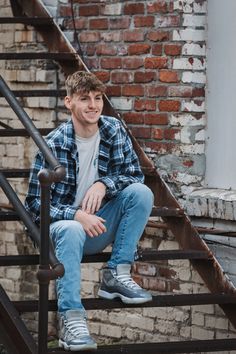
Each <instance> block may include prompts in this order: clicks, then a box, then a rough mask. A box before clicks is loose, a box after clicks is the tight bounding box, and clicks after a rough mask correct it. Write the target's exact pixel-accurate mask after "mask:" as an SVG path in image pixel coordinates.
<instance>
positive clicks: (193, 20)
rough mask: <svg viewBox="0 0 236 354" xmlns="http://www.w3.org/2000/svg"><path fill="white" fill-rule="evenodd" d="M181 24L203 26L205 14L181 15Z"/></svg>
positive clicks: (204, 24)
mask: <svg viewBox="0 0 236 354" xmlns="http://www.w3.org/2000/svg"><path fill="white" fill-rule="evenodd" d="M183 26H185V27H205V26H206V16H196V15H189V14H184V15H183Z"/></svg>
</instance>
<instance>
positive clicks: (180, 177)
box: [175, 172, 201, 185]
mask: <svg viewBox="0 0 236 354" xmlns="http://www.w3.org/2000/svg"><path fill="white" fill-rule="evenodd" d="M175 179H176V181H177V182H180V183H183V184H186V185H189V184H193V183H199V182H200V181H201V177H199V176H193V175H188V174H186V173H180V172H178V173H177V174H176V178H175Z"/></svg>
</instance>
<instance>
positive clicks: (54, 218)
mask: <svg viewBox="0 0 236 354" xmlns="http://www.w3.org/2000/svg"><path fill="white" fill-rule="evenodd" d="M66 90H67V96H66V97H65V106H66V107H67V108H68V110H69V111H70V113H71V119H70V120H69V121H68V122H66V123H63V124H61V125H60V126H59V127H58V128H57V129H55V130H54V131H53V132H51V133H50V134H49V135H48V137H47V143H48V145H49V147H50V148H51V150H52V152H53V153H54V155H55V157H56V158H57V159H58V161H59V162H60V163H61V164H62V165H63V166H65V168H66V177H65V179H64V180H63V181H62V182H59V183H55V184H53V185H52V188H51V208H50V216H51V225H50V234H51V238H52V241H53V244H54V247H55V252H56V256H57V257H58V259H59V261H60V262H61V263H63V264H64V267H65V275H64V277H62V278H61V279H58V280H57V284H56V287H57V297H58V315H59V326H60V339H59V345H60V346H61V347H64V348H65V349H67V350H72V351H76V350H86V349H87V350H90V349H96V347H97V345H96V343H95V341H94V340H93V339H92V338H91V337H90V335H89V331H88V329H87V325H86V314H85V310H84V308H83V306H82V304H81V297H80V287H81V284H80V283H81V280H80V267H81V266H80V263H81V259H82V256H83V254H95V253H98V252H101V251H102V250H104V248H105V247H106V246H108V245H109V244H113V247H112V253H111V258H110V260H109V261H108V263H107V265H106V267H105V268H104V269H103V278H102V283H101V287H100V290H99V292H98V295H99V296H100V297H103V298H106V299H113V298H115V297H119V298H120V299H121V300H122V301H123V302H125V303H130V304H137V303H143V302H147V301H150V300H151V299H152V296H151V294H149V293H148V292H147V291H146V290H144V289H142V288H141V287H139V286H138V284H136V283H135V282H134V281H133V279H132V278H131V275H130V269H131V265H132V263H133V261H134V256H135V252H136V249H137V243H138V241H139V239H140V237H141V235H142V233H143V230H144V228H145V225H146V223H147V220H148V217H149V215H150V212H151V209H152V205H153V195H152V192H151V191H150V189H149V188H148V187H146V186H145V185H144V184H143V181H144V177H143V174H142V172H141V169H140V166H139V162H138V158H137V156H136V154H135V152H134V150H133V148H132V143H131V141H130V138H129V137H128V135H127V132H126V130H125V129H124V127H123V126H122V124H121V122H120V121H119V120H118V119H116V118H113V117H108V116H102V115H101V113H102V109H103V94H104V92H105V86H104V85H103V83H102V82H101V81H99V80H98V79H97V78H96V76H95V75H93V74H91V73H87V72H80V71H78V72H75V73H74V74H72V75H71V76H69V77H68V78H67V80H66ZM44 167H48V164H47V162H46V161H45V159H44V157H43V155H42V153H41V152H38V154H37V155H36V159H35V162H34V165H33V168H32V173H31V176H30V184H29V191H28V194H27V197H26V208H27V210H28V211H29V212H30V213H31V214H32V216H33V219H34V221H35V222H36V223H38V222H39V208H40V199H39V198H40V189H39V182H38V179H37V174H38V172H39V170H40V169H42V168H44Z"/></svg>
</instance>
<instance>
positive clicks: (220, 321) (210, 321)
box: [206, 316, 228, 330]
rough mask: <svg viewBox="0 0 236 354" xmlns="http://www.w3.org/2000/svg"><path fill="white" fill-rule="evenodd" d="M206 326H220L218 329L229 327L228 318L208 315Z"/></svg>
mask: <svg viewBox="0 0 236 354" xmlns="http://www.w3.org/2000/svg"><path fill="white" fill-rule="evenodd" d="M206 327H208V328H218V329H226V330H227V329H228V320H227V318H220V317H218V318H217V317H215V316H206Z"/></svg>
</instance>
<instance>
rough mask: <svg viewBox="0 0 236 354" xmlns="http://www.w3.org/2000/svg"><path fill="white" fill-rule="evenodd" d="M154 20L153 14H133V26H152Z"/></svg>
mask: <svg viewBox="0 0 236 354" xmlns="http://www.w3.org/2000/svg"><path fill="white" fill-rule="evenodd" d="M154 21H155V17H154V16H135V17H134V26H135V27H153V25H154Z"/></svg>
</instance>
